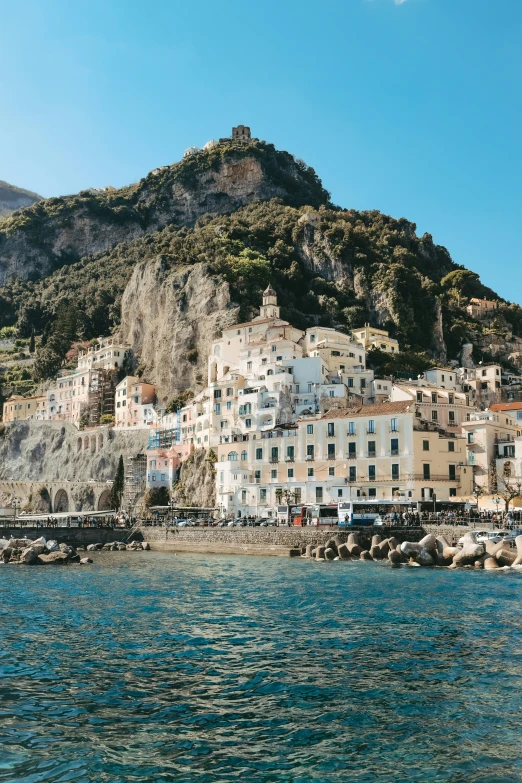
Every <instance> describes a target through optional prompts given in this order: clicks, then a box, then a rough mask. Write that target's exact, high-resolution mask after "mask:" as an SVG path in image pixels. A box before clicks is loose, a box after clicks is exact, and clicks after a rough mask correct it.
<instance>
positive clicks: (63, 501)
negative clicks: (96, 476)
mask: <svg viewBox="0 0 522 783" xmlns="http://www.w3.org/2000/svg"><path fill="white" fill-rule="evenodd" d="M111 484H112V482H105V481H87V482H85V481H45V482H38V481H34V482H28V481H3V482H0V492H1V493H2V494H4V495H9V496H11V497H15V498H17V502H18V507H19V508H20V509H23V508H24V506H25V504H26V503H28V502H30V504H31V506H33V508H34V511H33V513H42V514H57V513H60V512H65V511H69V512H71V513H74V512H75V511H107V510H109V508H110V505H109V496H110V492H111Z"/></svg>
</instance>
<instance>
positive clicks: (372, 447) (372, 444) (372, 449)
mask: <svg viewBox="0 0 522 783" xmlns="http://www.w3.org/2000/svg"><path fill="white" fill-rule="evenodd" d="M375 454H376V451H375V441H374V440H369V441H368V456H369V457H375Z"/></svg>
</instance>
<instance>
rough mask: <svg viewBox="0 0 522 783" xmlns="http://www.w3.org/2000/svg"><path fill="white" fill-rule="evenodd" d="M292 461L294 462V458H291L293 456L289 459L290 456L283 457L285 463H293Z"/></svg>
mask: <svg viewBox="0 0 522 783" xmlns="http://www.w3.org/2000/svg"><path fill="white" fill-rule="evenodd" d="M294 460H295V457H293V456H292V457H290V456H288V455H287V456H286V457H285V462H294Z"/></svg>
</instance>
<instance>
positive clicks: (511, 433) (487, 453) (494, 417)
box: [462, 411, 522, 493]
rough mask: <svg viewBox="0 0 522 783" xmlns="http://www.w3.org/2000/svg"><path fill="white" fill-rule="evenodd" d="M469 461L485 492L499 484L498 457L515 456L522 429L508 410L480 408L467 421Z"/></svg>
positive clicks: (464, 430) (491, 490)
mask: <svg viewBox="0 0 522 783" xmlns="http://www.w3.org/2000/svg"><path fill="white" fill-rule="evenodd" d="M462 430H463V432H464V433H465V436H466V447H467V462H468V464H469V465H471V466H472V468H473V473H474V481H475V486H476V487H477V488H478V489H479V490H480V491H482V492H484V493H492V492H494V491H495V488H496V468H495V464H496V460H497V459H504V458H507V457H514V456H515V439H516V438H517V437H520V435H521V433H522V427H521V425H518V426H517V424H516V423H515V421H514V420H513V419H512V417H511V416H510V415H509V414H508V413H503V412H500V411H477V412H475V413H472V414H471V417H470V420H469V421H466V422H463V424H462Z"/></svg>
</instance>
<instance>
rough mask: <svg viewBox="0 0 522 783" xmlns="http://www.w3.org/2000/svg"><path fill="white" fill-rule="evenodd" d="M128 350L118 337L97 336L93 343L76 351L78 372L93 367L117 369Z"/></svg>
mask: <svg viewBox="0 0 522 783" xmlns="http://www.w3.org/2000/svg"><path fill="white" fill-rule="evenodd" d="M128 350H129V346H128V345H126V344H125V343H123V342H122V341H121V340H120V338H119V337H99V338H98V341H97V342H96V343H95V344H94V345H91V346H90V347H89V348H87V349H81V350H80V351H79V352H78V372H83V371H85V370H91V369H93V368H101V369H103V370H119V369H120V368H121V366H122V364H123V360H124V359H125V357H126V356H127V353H128Z"/></svg>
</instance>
